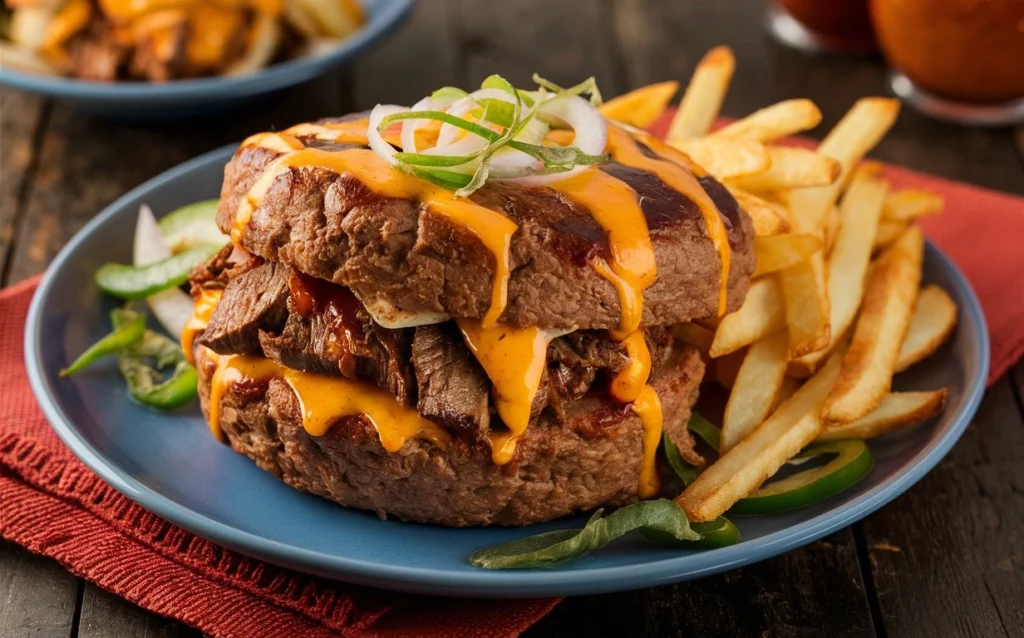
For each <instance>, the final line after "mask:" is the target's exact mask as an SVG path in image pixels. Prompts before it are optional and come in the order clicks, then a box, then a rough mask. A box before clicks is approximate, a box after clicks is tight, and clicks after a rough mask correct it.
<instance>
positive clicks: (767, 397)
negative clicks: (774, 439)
mask: <svg viewBox="0 0 1024 638" xmlns="http://www.w3.org/2000/svg"><path fill="white" fill-rule="evenodd" d="M788 351H789V336H788V335H787V334H786V332H785V331H779V332H776V333H775V334H773V335H769V336H767V337H765V338H763V339H759V340H758V341H755V342H754V344H753V345H751V346H750V348H748V349H747V355H746V356H745V357H743V363H742V365H741V366H740V368H739V371H738V373H737V374H736V377H735V381H734V382H733V384H732V385H731V386H729V387H731V388H732V392H731V393H730V394H729V401H728V403H726V405H725V415H724V417H723V418H722V442H721V451H722V453H725V452H728V451H729V450H731V449H732V448H733V446H735V445H736V444H737V443H739V442H740V440H741V439H743V437H745V436H747V434H749V433H750V432H751V431H753V429H754V428H756V427H757V426H758V425H760V424H761V422H762V421H764V420H765V419H766V418H768V415H769V414H771V411H772V406H774V405H775V400H776V397H777V396H778V393H779V389H780V388H781V387H782V382H783V380H784V379H785V378H786V367H787V364H788V357H787V354H788ZM717 361H721V359H718V360H716V362H717Z"/></svg>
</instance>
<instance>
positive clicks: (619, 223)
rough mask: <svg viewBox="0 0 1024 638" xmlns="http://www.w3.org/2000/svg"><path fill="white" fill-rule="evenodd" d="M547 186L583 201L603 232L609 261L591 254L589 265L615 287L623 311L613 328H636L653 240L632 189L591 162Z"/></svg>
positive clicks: (651, 269)
mask: <svg viewBox="0 0 1024 638" xmlns="http://www.w3.org/2000/svg"><path fill="white" fill-rule="evenodd" d="M551 188H553V189H554V190H556V191H558V192H560V193H563V194H564V195H565V196H566V197H568V198H570V199H572V200H573V201H576V202H579V203H580V204H583V205H584V206H586V207H587V209H588V210H589V211H590V214H591V216H592V217H593V218H594V221H596V222H597V223H598V225H599V226H601V228H603V229H604V230H605V232H606V233H607V234H608V247H609V249H610V250H611V263H610V264H608V263H606V262H604V261H603V260H595V261H593V262H592V264H591V266H592V267H593V268H594V269H595V270H596V271H597V272H598V274H600V275H601V276H603V277H605V278H606V279H608V280H609V281H610V282H611V283H612V285H614V286H615V288H616V290H617V291H618V294H619V305H620V307H621V313H622V316H621V319H620V321H619V330H618V332H619V333H620V335H628V334H630V333H632V332H635V331H636V330H637V328H639V327H640V319H641V318H642V316H643V293H644V290H645V289H646V288H647V287H648V286H650V285H651V284H653V283H654V281H655V279H657V276H658V271H657V266H656V265H655V263H654V246H653V245H652V244H651V235H650V233H649V232H648V231H647V221H646V219H644V212H643V210H642V209H641V208H640V198H639V197H638V196H637V194H636V191H634V190H633V189H632V188H630V187H629V185H628V184H626V183H625V182H622V181H620V180H617V179H615V178H614V177H612V176H611V175H608V174H607V173H604V172H602V171H600V170H598V169H596V168H595V169H590V170H586V171H583V172H582V173H579V174H578V175H575V176H573V177H571V178H569V179H567V180H564V181H560V182H556V183H554V184H552V185H551Z"/></svg>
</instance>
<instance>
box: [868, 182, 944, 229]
mask: <svg viewBox="0 0 1024 638" xmlns="http://www.w3.org/2000/svg"><path fill="white" fill-rule="evenodd" d="M945 205H946V202H945V201H944V200H943V199H942V198H941V197H939V196H938V195H936V194H935V193H932V192H930V191H926V190H919V189H916V188H905V189H903V190H898V191H894V192H892V193H889V196H888V197H886V198H885V208H884V209H882V219H883V220H885V221H888V222H900V223H902V224H909V223H911V222H913V221H914V220H915V219H918V218H919V217H924V216H926V215H934V214H936V213H940V212H942V209H943V207H944V206H945Z"/></svg>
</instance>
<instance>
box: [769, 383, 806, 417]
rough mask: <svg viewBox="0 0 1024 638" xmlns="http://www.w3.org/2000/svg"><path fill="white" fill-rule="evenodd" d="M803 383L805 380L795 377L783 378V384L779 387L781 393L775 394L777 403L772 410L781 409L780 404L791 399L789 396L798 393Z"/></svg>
mask: <svg viewBox="0 0 1024 638" xmlns="http://www.w3.org/2000/svg"><path fill="white" fill-rule="evenodd" d="M802 385H803V381H801V380H800V379H796V378H793V377H786V378H785V379H783V380H782V385H781V386H780V387H779V393H778V394H777V395H775V403H774V404H773V405H772V412H775V411H776V410H778V409H779V406H780V405H782V404H783V403H785V402H786V401H789V397H791V396H793V395H794V394H796V391H797V390H799V389H800V386H802Z"/></svg>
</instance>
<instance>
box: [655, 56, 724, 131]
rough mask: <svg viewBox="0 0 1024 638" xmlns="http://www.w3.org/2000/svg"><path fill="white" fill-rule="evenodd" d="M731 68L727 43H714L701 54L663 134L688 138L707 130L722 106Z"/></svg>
mask: <svg viewBox="0 0 1024 638" xmlns="http://www.w3.org/2000/svg"><path fill="white" fill-rule="evenodd" d="M735 70H736V57H735V56H734V55H733V54H732V49H730V48H729V47H725V46H721V47H715V48H714V49H711V50H710V51H708V52H707V53H706V54H704V59H702V60H701V61H700V63H699V64H697V68H696V69H694V71H693V77H691V78H690V84H689V85H688V86H687V87H686V92H685V93H683V99H682V100H681V101H680V102H679V110H678V111H677V112H676V116H675V118H673V120H672V125H671V126H670V127H669V129H668V135H667V136H666V138H667V139H670V140H676V139H680V140H688V139H692V138H694V137H700V136H702V135H705V134H707V132H708V131H709V130H711V125H712V124H714V122H715V118H716V117H718V112H719V111H720V110H721V108H722V100H723V99H725V93H726V91H728V90H729V82H730V81H731V80H732V74H733V71H735Z"/></svg>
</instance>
